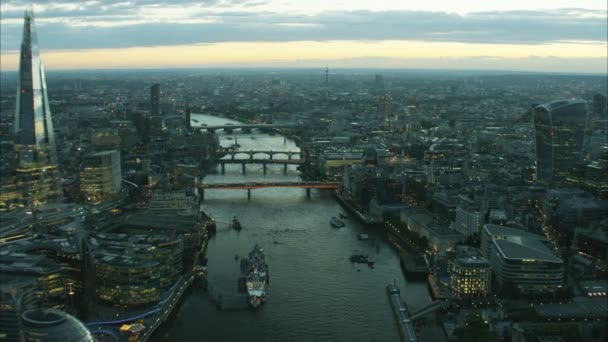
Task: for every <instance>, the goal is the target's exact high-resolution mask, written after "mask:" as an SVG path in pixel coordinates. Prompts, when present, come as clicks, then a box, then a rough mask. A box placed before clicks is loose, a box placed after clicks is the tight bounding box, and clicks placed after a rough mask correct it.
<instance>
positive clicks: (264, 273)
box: [241, 244, 268, 308]
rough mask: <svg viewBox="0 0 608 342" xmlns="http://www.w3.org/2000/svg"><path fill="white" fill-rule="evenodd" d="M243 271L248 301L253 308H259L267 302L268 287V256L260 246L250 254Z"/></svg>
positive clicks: (254, 248) (256, 246)
mask: <svg viewBox="0 0 608 342" xmlns="http://www.w3.org/2000/svg"><path fill="white" fill-rule="evenodd" d="M241 266H243V265H241ZM242 269H243V271H244V272H243V273H244V274H243V275H244V276H245V277H246V285H247V295H248V297H247V301H248V302H249V305H250V306H251V307H252V308H258V307H259V306H260V305H262V303H264V302H265V301H266V286H267V285H268V265H267V264H266V256H265V255H264V251H263V250H262V248H260V246H259V245H258V244H256V245H255V246H254V247H253V250H252V251H251V252H249V259H248V260H247V263H246V267H242Z"/></svg>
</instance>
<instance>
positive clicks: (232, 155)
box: [222, 150, 304, 159]
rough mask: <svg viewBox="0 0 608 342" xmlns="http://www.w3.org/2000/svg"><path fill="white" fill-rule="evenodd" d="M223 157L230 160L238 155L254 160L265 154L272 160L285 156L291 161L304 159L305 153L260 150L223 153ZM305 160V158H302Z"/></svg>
mask: <svg viewBox="0 0 608 342" xmlns="http://www.w3.org/2000/svg"><path fill="white" fill-rule="evenodd" d="M222 154H223V155H226V156H230V159H236V158H235V156H237V155H239V154H240V155H246V156H249V159H253V157H254V156H255V155H258V154H263V155H267V156H268V157H269V158H270V159H273V157H274V156H276V155H284V156H287V159H291V157H292V156H295V155H298V156H300V158H302V157H303V155H304V152H301V151H273V150H270V151H264V150H262V151H259V150H255V151H254V150H249V151H222ZM302 159H303V158H302Z"/></svg>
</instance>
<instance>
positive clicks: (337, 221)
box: [329, 216, 344, 228]
mask: <svg viewBox="0 0 608 342" xmlns="http://www.w3.org/2000/svg"><path fill="white" fill-rule="evenodd" d="M329 224H331V226H332V227H334V228H342V227H344V221H342V220H340V219H339V218H337V217H335V216H334V217H332V218H331V220H329Z"/></svg>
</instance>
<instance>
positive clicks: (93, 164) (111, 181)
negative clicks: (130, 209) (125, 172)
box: [80, 151, 122, 202]
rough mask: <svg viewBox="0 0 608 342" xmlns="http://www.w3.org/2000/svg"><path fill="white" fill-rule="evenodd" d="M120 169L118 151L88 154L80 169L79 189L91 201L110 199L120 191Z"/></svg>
mask: <svg viewBox="0 0 608 342" xmlns="http://www.w3.org/2000/svg"><path fill="white" fill-rule="evenodd" d="M121 182H122V170H121V165H120V152H119V151H104V152H97V153H93V154H90V155H88V156H87V157H86V158H84V160H83V166H82V170H80V191H81V192H82V194H83V196H84V198H85V199H86V200H88V201H91V202H97V201H103V200H106V199H110V198H112V197H114V196H116V195H118V194H119V193H120V189H121Z"/></svg>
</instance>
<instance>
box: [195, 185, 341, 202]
mask: <svg viewBox="0 0 608 342" xmlns="http://www.w3.org/2000/svg"><path fill="white" fill-rule="evenodd" d="M339 186H340V184H339V183H332V182H304V181H301V182H267V183H262V182H248V183H215V184H200V185H199V186H198V190H199V192H200V194H201V201H202V200H204V199H205V190H214V189H217V190H239V189H242V190H247V198H248V199H251V190H254V189H267V188H301V189H306V196H307V197H310V189H337V188H338V187H339Z"/></svg>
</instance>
